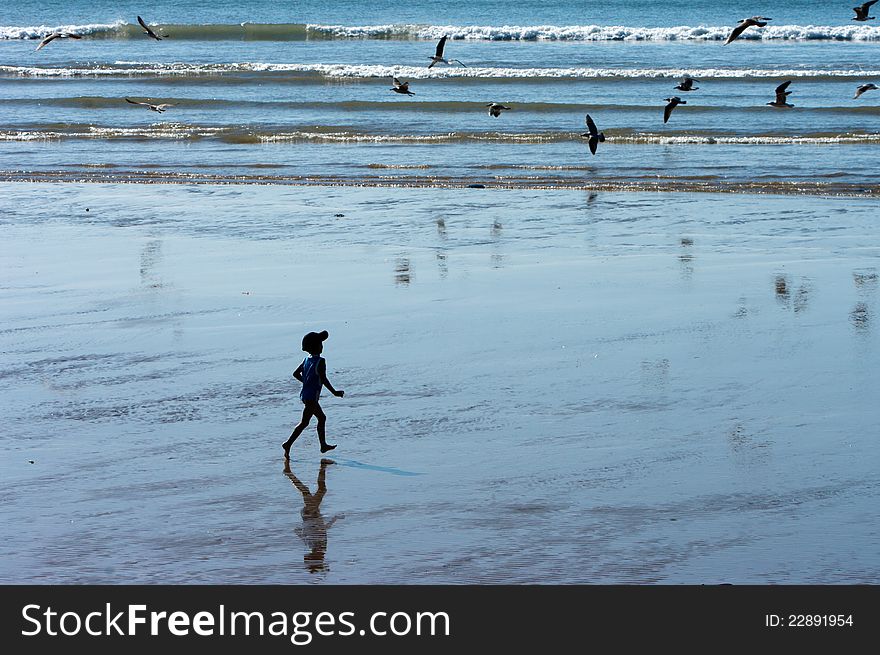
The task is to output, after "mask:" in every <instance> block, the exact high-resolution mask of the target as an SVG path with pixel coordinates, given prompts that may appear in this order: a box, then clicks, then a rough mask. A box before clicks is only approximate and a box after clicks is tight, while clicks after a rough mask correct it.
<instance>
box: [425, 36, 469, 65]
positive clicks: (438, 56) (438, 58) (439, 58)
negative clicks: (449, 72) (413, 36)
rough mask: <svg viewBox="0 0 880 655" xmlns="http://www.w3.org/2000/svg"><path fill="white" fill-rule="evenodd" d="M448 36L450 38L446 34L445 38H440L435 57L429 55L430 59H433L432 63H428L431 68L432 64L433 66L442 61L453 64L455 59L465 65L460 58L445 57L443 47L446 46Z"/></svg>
mask: <svg viewBox="0 0 880 655" xmlns="http://www.w3.org/2000/svg"><path fill="white" fill-rule="evenodd" d="M448 38H449V37H448V36H446V35H444V36H443V38H442V39H440V42H439V43H437V51H436V52H435V53H434V56H433V57H429V59H430V60H431V63H430V64H428V68H431V66H433V65H434V64H436V63H438V62H442V63H444V64H451V63H452V62H453V61H454V62H456V63H458V64H461V65H462V66H464V64H462V62H460V61H459V60H458V59H444V58H443V48H444V47H446V39H448ZM464 67H465V68H467V66H464Z"/></svg>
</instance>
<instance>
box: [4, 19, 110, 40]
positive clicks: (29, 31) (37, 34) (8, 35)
mask: <svg viewBox="0 0 880 655" xmlns="http://www.w3.org/2000/svg"><path fill="white" fill-rule="evenodd" d="M125 25H126V22H125V21H124V20H118V21H116V22H115V23H90V24H87V25H33V26H29V27H14V26H6V25H3V26H0V41H12V40H24V39H42V38H43V37H44V36H46V35H47V34H51V33H52V32H69V33H72V34H80V35H83V36H87V35H89V34H96V33H99V32H111V31H113V30H117V29H119V28H121V27H123V26H125Z"/></svg>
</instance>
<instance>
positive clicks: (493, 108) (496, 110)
mask: <svg viewBox="0 0 880 655" xmlns="http://www.w3.org/2000/svg"><path fill="white" fill-rule="evenodd" d="M486 106H487V107H488V108H489V115H490V116H494V117H495V118H498V117H499V116H501V110H502V109H510V107H505V106H504V105H501V104H498V103H497V102H490V103H489V104H488V105H486Z"/></svg>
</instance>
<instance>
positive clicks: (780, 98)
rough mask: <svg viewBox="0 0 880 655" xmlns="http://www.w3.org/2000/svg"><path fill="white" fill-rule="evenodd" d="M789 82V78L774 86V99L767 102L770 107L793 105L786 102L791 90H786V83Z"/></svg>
mask: <svg viewBox="0 0 880 655" xmlns="http://www.w3.org/2000/svg"><path fill="white" fill-rule="evenodd" d="M789 84H791V80H788V81H787V82H783V83H782V84H780V85H779V86H777V87H776V100H774V101H773V102H768V103H767V104H768V105H770V106H771V107H794V105H791V104H789V103H788V96H789V95H791V91H786V89H788V85H789Z"/></svg>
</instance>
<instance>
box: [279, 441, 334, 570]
mask: <svg viewBox="0 0 880 655" xmlns="http://www.w3.org/2000/svg"><path fill="white" fill-rule="evenodd" d="M330 464H335V462H334V461H333V460H332V459H326V458H324V459H322V460H321V470H320V471H318V490H317V491H316V492H315V493H314V494H313V493H312V492H311V491H309V488H308V487H307V486H306V485H304V484H303V483H302V482H301V481H300V479H299V478H298V477H296V475H295V474H294V473H293V471H291V470H290V460H289V459H286V460H284V475H286V476H287V477H288V479H289V480H290V481H291V482H292V483H293V486H294V487H296V488H297V489H298V490H299V492H300V493H301V494H302V498H303V508H302V510H301V511H300V515H301V516H302V525H301V526H300V527H298V528H295V529H294V531H295V532H296V534H297V535H298V536H299V538H300V539H302V540H303V542H304V543H305V545H306V547H308V548H309V549H310V551H309V552H308V553H306V554H305V555H303V561H304V562H305V563H306V566H307V567H308V569H309V571H310V572H312V573H316V572H318V571H326V570H327V565H326V563H325V562H324V556H325V555H326V554H327V530H329V529H330V528H331V526H332V525H333V524H334V523H335V522H336V521H337V520H338V519H340V518H343V515H342V514H337V515H336V516H334V517H333V518H332V519H330V520H329V521H326V520H324V517H323V515H322V514H321V501H322V500H324V496H325V495H326V493H327V484H326V482H325V478H326V475H327V467H328V466H329V465H330Z"/></svg>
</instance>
